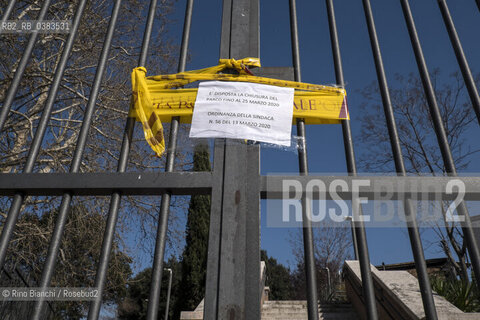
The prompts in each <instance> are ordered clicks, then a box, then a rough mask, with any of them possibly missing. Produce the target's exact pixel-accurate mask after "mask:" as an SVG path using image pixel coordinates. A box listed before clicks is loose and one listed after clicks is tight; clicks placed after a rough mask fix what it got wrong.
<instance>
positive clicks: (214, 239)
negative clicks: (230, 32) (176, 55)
mask: <svg viewBox="0 0 480 320" xmlns="http://www.w3.org/2000/svg"><path fill="white" fill-rule="evenodd" d="M224 6H225V2H224ZM224 8H225V7H224ZM224 164H225V139H216V140H215V148H214V153H213V172H212V174H213V181H212V182H213V184H212V198H211V202H210V225H209V231H208V254H207V277H206V278H207V279H206V283H205V302H204V311H203V319H205V320H216V319H218V312H217V310H218V308H217V307H218V290H217V289H218V287H219V274H220V238H221V234H222V207H223V181H224Z"/></svg>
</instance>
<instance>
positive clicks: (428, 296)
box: [363, 0, 437, 320]
mask: <svg viewBox="0 0 480 320" xmlns="http://www.w3.org/2000/svg"><path fill="white" fill-rule="evenodd" d="M363 7H364V11H365V18H366V20H367V27H368V33H369V36H370V44H371V47H372V53H373V58H374V61H375V67H376V71H377V78H378V84H379V87H380V92H381V96H382V102H383V108H384V111H385V120H386V122H387V128H388V134H389V136H390V145H391V147H392V153H393V158H394V161H395V169H396V171H397V173H398V175H399V176H406V170H405V164H404V162H403V155H402V149H401V146H400V139H399V136H398V131H397V125H396V123H395V115H394V112H393V107H392V102H391V99H390V93H389V91H388V83H387V77H386V75H385V69H384V67H383V60H382V54H381V51H380V45H379V43H378V37H377V31H376V28H375V22H374V18H373V13H372V8H371V5H370V0H363ZM404 211H405V216H406V221H407V228H408V234H409V238H410V245H411V247H412V252H413V257H414V261H415V266H416V269H417V274H418V282H419V285H420V292H421V295H422V302H423V308H424V310H425V315H426V317H427V319H432V320H433V319H437V312H436V310H435V303H434V301H433V294H432V287H431V285H430V280H429V279H428V273H427V264H426V262H425V255H424V251H423V246H422V240H421V238H420V233H419V231H418V224H417V217H416V213H415V210H414V208H413V204H412V201H411V199H405V200H404Z"/></svg>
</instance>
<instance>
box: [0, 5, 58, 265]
mask: <svg viewBox="0 0 480 320" xmlns="http://www.w3.org/2000/svg"><path fill="white" fill-rule="evenodd" d="M49 6H50V0H45V2H44V3H43V6H42V9H40V13H39V14H38V20H43V19H45V15H46V14H47V10H48V7H49ZM37 37H38V32H34V33H32V35H31V36H30V39H28V44H27V47H26V48H25V51H24V52H23V55H22V59H21V60H20V62H19V64H18V67H17V70H16V71H15V75H14V76H13V80H12V83H11V84H10V87H9V88H8V92H7V94H6V95H5V100H4V101H3V106H2V110H1V111H0V132H1V131H2V130H3V126H4V125H5V122H6V121H7V116H8V113H9V112H10V108H11V107H12V103H13V100H14V99H15V95H16V94H17V91H18V86H19V85H20V80H21V79H22V76H23V73H24V72H25V68H26V67H27V64H28V60H29V59H30V56H31V55H32V52H33V47H34V46H35V42H37ZM0 251H1V250H0ZM0 261H1V259H0Z"/></svg>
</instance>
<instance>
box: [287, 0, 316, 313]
mask: <svg viewBox="0 0 480 320" xmlns="http://www.w3.org/2000/svg"><path fill="white" fill-rule="evenodd" d="M289 5H290V6H289V7H290V35H291V42H292V59H293V70H294V77H295V81H302V80H301V72H300V52H299V51H300V49H299V44H298V24H297V7H296V1H295V0H290V1H289ZM297 135H298V136H299V137H300V139H299V143H300V147H299V150H298V164H299V171H300V174H301V175H308V160H307V143H306V139H307V137H306V134H305V121H304V119H297ZM306 201H307V199H306V197H305V196H302V220H303V228H302V231H303V249H304V257H305V274H306V282H307V309H308V310H307V311H308V319H309V320H318V297H317V294H318V293H317V273H316V268H315V255H314V244H313V230H312V221H310V218H309V217H310V216H311V214H310V213H308V212H307V210H310V209H309V206H307V203H306Z"/></svg>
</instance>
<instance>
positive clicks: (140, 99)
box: [129, 58, 349, 156]
mask: <svg viewBox="0 0 480 320" xmlns="http://www.w3.org/2000/svg"><path fill="white" fill-rule="evenodd" d="M248 67H260V60H259V59H258V58H245V59H241V60H235V59H220V62H219V65H217V66H214V67H209V68H205V69H200V70H192V71H186V72H180V73H177V74H170V75H159V76H150V77H147V76H146V73H147V70H146V69H145V68H143V67H139V68H135V69H133V72H132V88H133V99H132V107H131V109H130V114H129V116H130V117H135V118H136V120H137V121H140V122H141V123H142V126H143V132H144V134H145V139H146V140H147V142H148V143H149V144H150V146H151V147H152V149H153V150H154V151H155V152H156V153H157V155H158V156H161V155H162V154H163V152H164V151H165V140H164V138H163V126H162V121H163V122H170V121H171V119H172V117H180V121H182V122H185V123H190V122H191V121H192V114H193V107H194V105H195V99H196V97H197V90H198V89H171V88H176V87H182V86H184V85H187V84H189V83H192V82H195V81H204V80H221V81H238V82H252V83H260V84H268V85H274V86H279V87H289V88H295V89H296V90H295V96H294V106H293V118H294V121H295V119H296V118H302V119H304V120H305V124H327V123H340V121H341V120H344V119H349V114H348V107H347V100H346V92H345V89H342V88H336V87H328V86H322V85H316V84H309V83H303V82H294V81H286V80H277V79H270V78H263V77H256V76H253V75H251V74H250V72H249V70H248ZM225 69H235V70H237V71H238V74H219V73H218V72H221V71H223V70H225Z"/></svg>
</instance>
